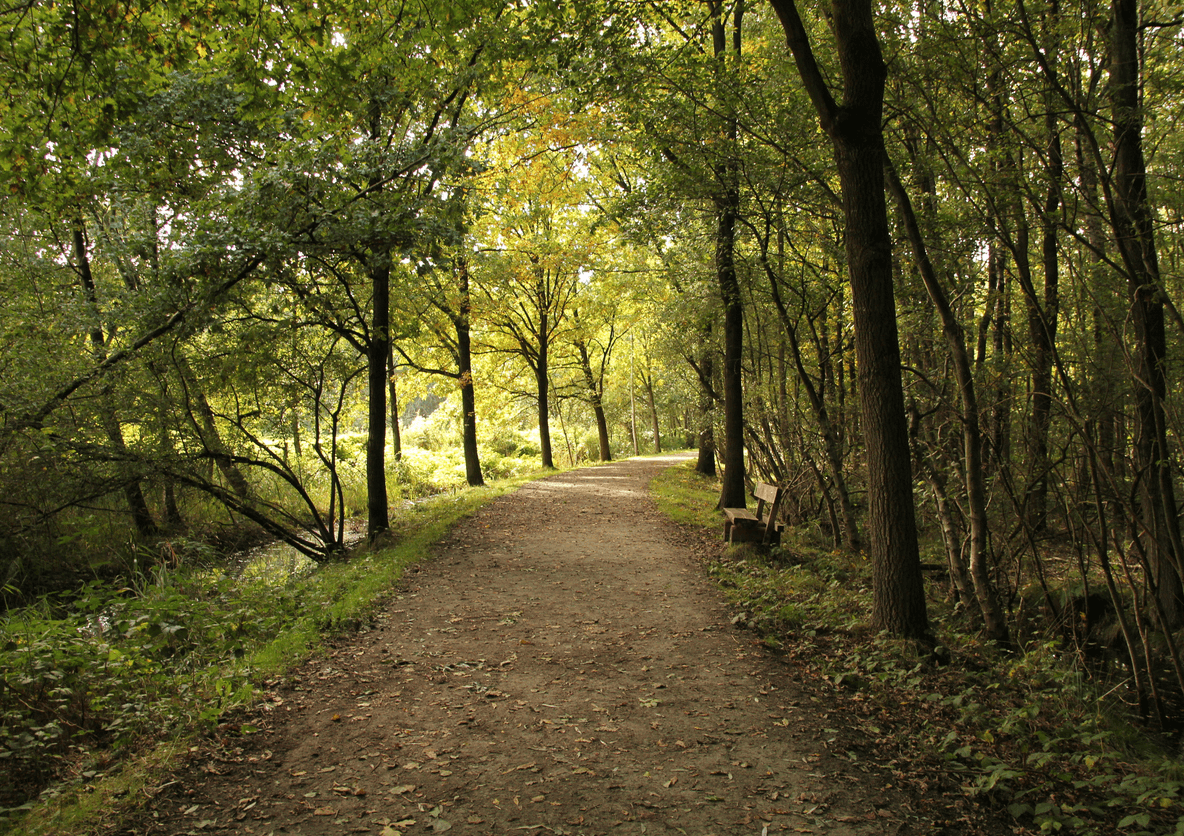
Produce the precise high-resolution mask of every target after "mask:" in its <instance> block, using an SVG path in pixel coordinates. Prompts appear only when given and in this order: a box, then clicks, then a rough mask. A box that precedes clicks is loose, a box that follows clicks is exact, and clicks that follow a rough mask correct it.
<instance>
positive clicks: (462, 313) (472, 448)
mask: <svg viewBox="0 0 1184 836" xmlns="http://www.w3.org/2000/svg"><path fill="white" fill-rule="evenodd" d="M457 272H458V274H459V275H458V277H457V278H459V279H460V292H461V296H460V310H459V311H458V314H457V316H456V317H455V318H454V319H453V322H454V327H455V329H456V360H457V371H458V372H460V379H459V380H460V404H461V426H462V435H463V439H462V443H463V447H464V453H465V479H466V480H467V481H468V483H469V485H470V486H471V487H477V486H479V485H484V484H485V477H484V476H483V475H482V473H481V453H480V451H479V450H478V448H477V392H476V388H475V384H474V381H473V338H472V332H471V330H470V327H469V322H470V319H469V317H470V314H471V312H472V300H471V297H470V294H469V268H468V264H467V263H466V262H465V261H464V259H460V260H459V263H458V265H457Z"/></svg>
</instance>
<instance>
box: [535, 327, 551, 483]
mask: <svg viewBox="0 0 1184 836" xmlns="http://www.w3.org/2000/svg"><path fill="white" fill-rule="evenodd" d="M548 319H549V317H548V315H547V311H546V310H545V309H542V306H540V312H539V331H538V338H539V342H538V356H537V357H536V358H535V367H534V380H535V385H536V387H537V389H538V393H539V446H540V447H542V458H543V462H542V463H543V468H544V469H545V470H553V469H554V468H555V459H554V457H553V456H552V454H551V420H550V413H551V403H550V389H551V380H550V378H549V377H548V375H549V367H548V362H549V355H550V351H549V349H550V346H549V345H548V339H547V323H548Z"/></svg>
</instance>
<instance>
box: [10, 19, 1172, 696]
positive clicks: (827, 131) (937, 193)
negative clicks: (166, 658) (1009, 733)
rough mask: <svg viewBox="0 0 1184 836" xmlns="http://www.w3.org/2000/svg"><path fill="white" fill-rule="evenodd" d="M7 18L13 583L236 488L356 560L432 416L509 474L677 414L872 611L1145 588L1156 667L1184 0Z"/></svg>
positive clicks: (614, 450)
mask: <svg viewBox="0 0 1184 836" xmlns="http://www.w3.org/2000/svg"><path fill="white" fill-rule="evenodd" d="M0 21H2V22H3V24H4V26H3V29H4V31H5V32H6V34H4V35H3V36H0V79H2V80H3V84H4V94H5V95H4V96H3V97H0V236H2V238H3V241H2V245H0V287H2V288H3V294H4V298H5V300H6V304H5V305H4V306H3V309H0V340H3V344H4V353H3V358H2V362H3V364H4V365H3V376H2V378H0V480H3V484H4V500H3V501H4V503H5V505H6V507H7V508H8V509H9V513H8V514H7V515H6V518H5V520H6V521H5V523H4V527H3V528H4V532H3V537H2V541H3V543H4V545H3V550H2V554H0V558H2V561H3V562H2V563H0V573H2V574H0V581H3V582H4V583H6V584H10V585H12V586H13V587H14V588H16V587H24V588H28V589H30V590H32V589H37V588H44V587H45V586H46V585H49V584H51V580H52V579H50V578H48V577H45V576H44V573H41V572H40V571H39V570H38V568H37V567H38V566H39V565H42V564H39V563H38V561H39V560H40V556H41V555H44V554H50V553H57V550H58V546H56V545H55V544H56V543H59V542H62V540H63V538H70V537H78V536H83V535H84V533H85V532H87V531H90V530H92V529H93V527H94V526H95V525H96V520H101V525H102V526H106V527H108V530H109V529H110V527H116V528H118V527H120V526H122V527H125V528H126V529H127V530H128V531H129V532H131V535H130V536H132V537H135V538H154V537H171V536H177V535H178V533H179V532H184V531H186V530H188V528H189V526H191V525H193V524H194V522H195V521H196V520H197V519H198V518H202V517H203V515H208V514H209V511H208V506H207V505H206V504H205V503H209V502H212V503H214V506H215V507H217V508H219V509H221V510H220V511H219V512H218V513H219V514H224V515H225V519H227V520H230V521H233V522H235V523H239V522H244V521H245V522H246V523H250V524H251V525H253V526H256V527H258V528H260V529H261V530H263V531H266V532H267V533H268V534H269V535H271V536H275V537H279V538H281V539H284V540H286V541H287V542H289V543H290V544H292V545H293V546H295V547H296V548H297V549H299V550H301V551H302V552H304V553H306V554H308V555H310V556H313V557H314V558H316V559H318V560H321V559H326V558H328V557H329V556H331V555H333V554H335V553H339V552H340V551H341V550H342V549H343V548H344V545H345V537H346V534H345V531H346V519H347V518H348V517H350V516H352V515H354V514H356V513H362V512H364V513H365V515H366V517H367V519H368V524H369V535H370V537H371V539H374V538H377V537H379V536H380V535H381V534H382V532H383V530H384V529H385V528H386V526H387V522H386V513H387V509H388V508H389V506H390V503H391V501H392V497H391V494H392V493H393V494H396V495H397V494H399V493H400V492H401V491H402V490H403V488H402V487H401V485H402V482H401V479H402V478H403V475H404V472H403V471H402V470H400V468H401V467H403V464H402V462H403V459H402V456H403V452H404V451H403V443H402V441H401V440H397V441H396V439H399V436H398V435H396V436H395V437H394V438H392V437H391V436H390V433H391V432H392V430H393V431H396V433H398V432H401V431H408V430H410V429H411V427H412V423H413V420H416V421H418V422H419V423H418V424H417V425H416V426H418V427H419V428H420V429H419V430H418V431H417V432H419V436H418V438H420V439H421V440H422V439H424V438H426V437H427V435H428V434H429V433H428V432H427V431H426V430H424V429H423V427H424V426H425V425H426V423H427V422H429V421H432V420H434V421H437V422H438V426H435V425H434V429H433V430H432V431H433V432H435V431H442V432H443V433H444V435H445V437H446V438H447V441H448V443H449V444H452V446H456V447H457V448H458V449H461V450H463V461H459V460H458V464H457V467H456V471H455V474H454V480H456V481H463V482H467V483H468V484H470V485H476V484H480V483H481V482H482V481H483V480H484V478H485V477H486V476H487V475H490V474H491V473H492V472H493V471H491V470H490V468H491V462H492V461H493V460H495V459H497V458H499V457H504V456H507V455H510V454H511V453H513V454H519V453H531V454H533V453H536V452H537V455H538V456H539V461H540V463H541V464H542V465H543V466H544V467H552V466H555V465H556V464H562V463H575V462H577V461H579V460H580V459H582V458H586V459H602V460H607V459H609V458H612V457H613V456H615V455H620V454H622V453H626V452H628V453H633V452H640V451H645V450H661V449H663V448H665V447H667V446H669V445H670V444H671V441H672V439H674V440H676V441H677V443H678V444H680V445H681V444H684V443H686V444H689V445H691V446H698V447H699V448H700V456H699V465H698V467H699V470H700V471H703V472H714V469H715V465H716V462H717V460H718V462H719V463H720V464H722V465H723V473H722V482H721V503H722V504H723V505H725V506H734V505H736V504H743V503H744V501H745V494H746V493H747V487H749V486H751V483H752V482H753V481H754V480H758V479H759V480H763V481H772V482H777V483H779V484H781V485H784V486H787V487H792V489H793V490H792V491H791V499H790V500H788V501H786V502H785V503H784V504H783V513H784V514H785V516H786V522H787V523H788V524H789V525H791V526H807V525H813V526H817V527H818V530H819V531H821V532H822V533H823V535H824V536H826V537H827V538H829V539H830V540H831V541H832V542H833V545H834V546H835V547H836V548H840V549H848V550H853V551H859V550H863V549H866V550H867V553H868V555H869V556H870V557H871V559H872V561H873V563H874V566H875V576H876V585H877V597H876V605H875V611H874V613H872V625H873V627H875V628H876V629H884V630H888V631H890V632H893V633H897V634H901V635H906V636H911V637H916V638H919V639H921V640H923V641H924V640H928V639H930V638H931V637H932V633H933V630H932V625H931V624H930V623H929V621H928V616H927V613H926V612H925V606H924V591H923V585H922V581H921V577H922V576H921V570H922V564H923V562H925V563H934V562H936V563H938V564H940V565H941V566H944V567H945V569H946V570H947V571H948V572H949V576H950V578H951V584H952V588H953V589H954V593H953V594H955V595H956V596H957V597H958V599H959V600H960V601H961V602H962V603H963V604H964V608H963V610H962V611H961V612H962V614H963V617H965V618H967V619H970V620H971V621H972V622H973V623H975V624H978V625H979V626H981V628H982V629H983V631H984V634H985V635H986V636H988V637H989V638H990V639H992V640H994V641H997V642H999V643H1001V644H1004V645H1009V644H1013V643H1016V642H1022V641H1023V640H1024V637H1025V636H1026V635H1030V633H1031V630H1032V627H1031V624H1030V623H1029V622H1028V619H1029V615H1030V613H1031V612H1032V611H1033V609H1042V608H1043V609H1045V610H1051V611H1053V612H1056V613H1062V612H1065V611H1068V610H1069V609H1071V608H1072V606H1073V604H1072V599H1073V597H1074V596H1079V597H1080V596H1085V597H1088V596H1090V595H1093V594H1095V593H1097V591H1098V590H1105V593H1104V594H1105V596H1106V597H1107V598H1108V599H1109V600H1111V602H1112V605H1113V607H1114V608H1115V610H1116V611H1117V612H1118V613H1120V614H1121V618H1120V621H1121V625H1122V633H1123V638H1124V641H1123V643H1124V647H1125V648H1126V653H1127V656H1128V663H1129V665H1130V666H1131V670H1132V671H1135V672H1137V674H1136V680H1137V684H1138V688H1139V691H1140V693H1141V694H1143V695H1145V696H1146V695H1147V694H1149V693H1150V691H1149V690H1147V689H1148V688H1150V684H1151V671H1152V669H1153V668H1154V667H1155V665H1154V663H1153V661H1152V655H1153V653H1152V649H1151V647H1152V644H1153V642H1151V641H1150V640H1149V639H1148V636H1150V634H1151V633H1152V632H1155V631H1160V632H1161V634H1162V635H1163V636H1165V637H1170V636H1171V635H1172V631H1173V630H1175V629H1176V628H1178V627H1179V625H1180V624H1181V620H1182V619H1184V585H1182V582H1181V578H1182V577H1184V537H1182V535H1181V532H1180V526H1179V522H1178V518H1179V513H1178V504H1179V500H1178V498H1177V493H1178V487H1177V484H1176V483H1177V481H1178V477H1179V474H1180V466H1181V462H1180V457H1179V446H1180V445H1179V436H1180V432H1181V425H1180V422H1179V421H1178V420H1177V416H1178V415H1179V414H1180V406H1181V404H1180V403H1179V396H1178V394H1177V392H1178V390H1179V387H1177V386H1175V385H1174V384H1175V382H1176V375H1177V374H1178V372H1179V368H1180V364H1179V362H1178V360H1177V359H1176V358H1178V357H1179V356H1180V354H1181V341H1182V338H1184V319H1182V318H1181V316H1180V313H1179V310H1178V307H1177V304H1176V302H1175V298H1176V296H1177V295H1178V294H1179V293H1180V291H1181V287H1180V275H1181V274H1180V270H1179V265H1180V263H1181V260H1182V255H1181V243H1182V235H1181V233H1182V229H1181V221H1180V207H1181V206H1182V205H1184V193H1182V191H1181V185H1180V184H1181V182H1184V181H1182V180H1181V178H1180V176H1179V170H1180V166H1181V154H1182V153H1184V147H1182V146H1181V139H1180V135H1181V134H1180V131H1179V130H1178V129H1177V128H1178V124H1177V123H1178V120H1179V114H1180V113H1181V112H1184V108H1182V102H1181V96H1182V95H1184V94H1182V92H1181V89H1182V88H1181V85H1180V77H1181V74H1182V73H1184V63H1182V62H1181V59H1180V56H1181V54H1184V52H1182V51H1181V49H1180V47H1181V45H1182V44H1181V38H1182V37H1184V36H1182V35H1181V25H1182V22H1181V20H1180V18H1179V16H1178V13H1177V12H1175V11H1173V9H1172V8H1171V7H1170V6H1167V5H1162V4H1158V3H1155V2H1150V0H1148V2H1143V3H1140V2H1138V1H1137V0H1114V2H1113V3H1112V4H1110V5H1099V4H1097V3H1094V2H1092V0H1083V2H1079V3H1076V4H1073V5H1071V6H1066V5H1065V4H1062V3H1040V4H1033V3H1030V2H1028V0H1014V2H1007V3H987V4H985V5H978V6H973V7H969V6H965V5H961V4H957V3H943V2H929V3H881V4H878V5H873V4H871V3H869V2H865V0H831V1H830V2H828V3H817V4H806V3H796V2H792V0H773V2H770V3H759V2H752V0H730V2H724V0H703V2H697V1H695V2H692V0H684V1H683V2H674V3H625V4H601V3H579V4H576V3H562V2H544V1H543V0H538V1H537V2H504V0H464V2H460V3H457V2H435V0H415V1H414V2H399V3H393V2H389V3H388V2H380V3H353V2H347V1H346V0H331V2H327V3H326V2H317V3H307V2H295V3H287V4H280V5H270V6H259V7H250V8H248V7H245V6H243V5H242V4H231V3H211V4H206V5H205V6H202V7H201V8H200V9H197V8H194V7H192V4H184V3H139V2H131V0H128V1H127V2H78V3H73V4H56V3H44V2H36V0H34V2H29V3H23V4H17V5H14V6H10V7H9V8H8V9H6V10H4V11H0ZM400 401H401V402H402V404H403V405H400ZM417 415H418V416H419V417H418V418H417V417H416V416H417ZM432 416H435V418H434V419H433V418H432ZM392 425H393V426H392ZM556 431H557V433H558V439H559V440H558V441H557V436H556V435H554V433H555V432H556ZM453 442H455V443H454V444H453ZM425 443H427V442H425ZM121 530H122V529H121ZM923 554H924V555H925V559H924V561H923V560H922V555H923ZM45 565H48V564H45ZM1066 567H1068V568H1066ZM1053 576H1055V577H1056V582H1055V583H1054V582H1052V581H1050V578H1051V577H1053ZM1169 655H1171V656H1172V658H1174V659H1175V660H1176V662H1177V664H1176V666H1175V670H1177V672H1178V677H1179V678H1180V680H1181V683H1180V684H1181V685H1182V686H1184V665H1181V664H1179V659H1180V654H1179V653H1178V652H1177V651H1176V650H1175V649H1174V647H1173V649H1172V650H1171V651H1170V653H1169Z"/></svg>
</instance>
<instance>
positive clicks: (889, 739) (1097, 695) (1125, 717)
mask: <svg viewBox="0 0 1184 836" xmlns="http://www.w3.org/2000/svg"><path fill="white" fill-rule="evenodd" d="M651 489H652V490H653V491H654V492H655V494H656V495H657V497H658V500H659V503H660V505H662V507H663V508H664V509H667V513H669V514H670V516H672V517H673V518H675V519H676V520H678V521H680V522H682V523H684V524H693V525H700V526H703V527H707V528H713V529H715V530H722V519H721V518H720V517H719V516H718V513H717V512H714V511H710V509H713V508H714V505H715V500H716V497H717V495H718V486H717V483H715V482H714V481H712V480H706V479H703V478H702V477H699V476H697V475H696V474H694V472H693V471H692V470H691V469H690V468H689V467H674V468H670V469H668V470H667V471H666V472H665V473H664V474H663V475H662V476H661V477H659V478H658V479H656V480H654V482H653V483H652V485H651ZM703 509H708V510H709V511H710V515H709V517H708V518H705V517H704V510H703ZM870 569H871V567H870V565H869V562H868V561H867V560H866V559H865V557H864V556H862V555H851V554H846V553H843V552H837V551H833V550H831V549H829V548H826V547H824V546H823V545H822V544H820V543H817V542H814V543H811V542H807V541H806V540H804V539H800V540H796V541H795V539H794V536H793V532H792V531H791V532H786V537H785V541H784V544H783V546H782V547H781V548H777V549H774V550H772V551H771V552H769V553H762V552H760V551H759V550H756V549H752V548H749V547H744V546H738V547H729V548H728V549H726V550H721V555H720V557H718V558H717V559H714V560H712V561H711V562H710V565H709V566H708V571H709V573H710V574H711V576H712V577H713V578H714V579H715V580H716V582H717V583H718V584H719V586H720V587H721V589H722V590H723V591H724V593H725V594H726V595H727V597H728V599H729V601H730V603H731V606H732V608H733V611H734V613H735V615H734V621H735V622H736V623H737V624H743V625H744V626H746V627H748V628H750V629H751V630H753V631H754V632H755V633H756V634H757V635H758V636H759V637H760V639H761V641H763V642H764V643H765V644H766V645H768V646H769V647H770V648H772V649H775V650H777V651H779V652H781V653H782V654H784V656H785V657H786V658H787V660H788V661H790V662H792V663H793V664H795V665H796V666H798V667H799V668H800V669H803V670H804V671H808V672H810V673H812V674H814V675H815V676H816V677H817V678H819V679H821V680H824V681H825V682H826V683H828V684H827V686H825V687H830V688H833V689H834V691H835V693H836V695H837V696H838V695H841V696H842V697H845V698H846V699H847V704H848V707H849V708H850V710H851V711H852V712H853V713H854V714H855V715H857V716H858V717H860V721H859V724H858V728H857V729H852V730H851V734H852V737H853V739H860V740H863V741H865V744H866V745H867V747H868V748H869V750H871V753H872V754H873V755H874V757H875V758H876V759H877V760H878V761H879V762H881V763H884V764H885V765H886V766H887V767H888V768H889V769H890V770H891V771H892V773H893V776H894V780H896V781H898V782H901V783H904V782H910V781H911V782H913V784H914V785H916V786H917V787H919V788H920V789H921V790H922V791H926V790H929V789H931V788H932V787H933V786H935V785H944V789H945V790H946V791H948V792H953V793H959V794H961V795H962V796H964V797H965V798H967V799H969V800H972V801H974V802H976V803H980V804H983V805H989V806H991V807H993V808H995V809H998V810H1006V811H1007V812H1008V813H1009V814H1010V815H1011V816H1012V817H1013V820H1014V827H1015V829H1016V832H1045V833H1051V832H1061V833H1074V834H1082V836H1087V834H1112V833H1121V834H1130V836H1149V834H1164V833H1176V834H1184V768H1182V767H1181V766H1180V765H1179V764H1178V763H1177V762H1176V760H1175V759H1174V757H1173V753H1172V752H1170V751H1168V750H1167V749H1166V748H1165V747H1164V746H1163V745H1162V741H1159V740H1156V739H1155V738H1153V737H1152V736H1151V735H1149V734H1146V733H1145V732H1144V730H1143V729H1142V727H1140V726H1139V724H1138V721H1137V720H1136V719H1135V718H1134V717H1133V716H1131V715H1130V714H1129V713H1128V712H1127V711H1126V709H1125V706H1123V705H1122V704H1121V703H1120V702H1118V701H1117V700H1116V699H1113V698H1112V697H1111V695H1109V694H1108V693H1104V692H1103V691H1102V688H1101V686H1100V684H1099V683H1097V682H1096V681H1094V680H1093V679H1092V678H1091V677H1090V676H1089V675H1088V673H1087V672H1086V671H1085V670H1083V669H1082V668H1081V666H1080V665H1079V664H1078V662H1079V659H1078V656H1077V654H1075V653H1073V652H1070V651H1068V650H1067V649H1066V648H1065V647H1063V646H1062V645H1061V644H1060V643H1058V642H1055V641H1048V640H1044V641H1040V642H1033V643H1031V644H1030V645H1028V646H1026V647H1023V648H1022V649H1021V650H1019V651H1017V652H1014V653H1007V652H1003V651H1002V650H1000V649H998V648H995V647H994V646H992V645H990V644H987V643H984V642H983V641H982V640H981V637H980V636H978V635H977V634H975V633H973V632H969V631H968V630H967V629H966V626H965V624H964V623H963V622H962V620H961V617H960V615H959V614H958V613H957V612H955V611H954V610H953V609H952V608H951V607H949V606H948V603H947V597H948V596H947V593H946V590H945V589H944V588H942V585H941V584H940V583H936V582H930V583H929V590H928V591H929V598H930V613H931V618H932V621H933V627H934V631H935V633H936V634H937V636H938V639H939V641H940V642H941V644H940V645H939V646H938V647H936V648H935V649H929V648H919V647H917V646H915V645H912V644H909V643H904V642H900V641H896V640H893V639H890V638H888V637H886V636H884V635H877V634H875V633H874V632H873V631H872V630H871V629H870V627H869V625H868V623H867V618H868V613H870V611H871V571H870ZM853 745H854V744H853ZM849 754H851V755H852V756H854V754H853V753H849Z"/></svg>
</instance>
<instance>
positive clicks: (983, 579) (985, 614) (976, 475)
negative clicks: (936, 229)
mask: <svg viewBox="0 0 1184 836" xmlns="http://www.w3.org/2000/svg"><path fill="white" fill-rule="evenodd" d="M887 174H888V187H889V189H890V190H891V192H892V194H893V196H894V197H895V198H896V203H897V206H898V208H899V211H900V214H901V220H902V221H903V222H904V227H905V230H906V232H907V234H908V237H909V242H910V243H911V245H912V249H913V258H914V259H915V261H916V263H917V270H918V272H919V273H920V274H921V280H922V282H923V283H924V284H925V290H926V291H927V292H928V293H929V299H930V301H932V302H933V307H934V308H935V309H936V310H937V314H938V316H939V317H940V318H941V324H942V333H943V334H944V335H945V338H946V344H947V345H948V346H949V350H950V361H951V362H952V363H953V366H954V377H955V379H956V380H957V382H958V393H959V396H960V398H961V401H962V415H961V418H962V455H963V467H962V471H963V475H964V477H965V480H966V506H967V512H968V516H969V518H970V560H969V564H970V576H971V579H972V580H973V581H974V595H975V599H976V601H977V602H978V606H979V610H980V612H981V613H982V618H983V626H984V627H985V629H986V634H987V637H988V638H990V639H992V640H994V641H997V642H999V643H1000V644H1004V645H1006V644H1010V642H1011V638H1010V635H1009V633H1008V629H1007V619H1006V617H1005V616H1004V614H1003V609H1002V607H1000V606H999V599H998V596H996V594H995V590H994V587H993V585H992V583H991V574H990V567H989V566H988V565H987V543H988V538H989V536H990V526H989V523H988V519H987V489H986V479H985V478H984V476H983V460H982V435H981V430H980V427H979V410H978V397H977V395H976V394H975V390H974V370H973V368H972V364H971V360H970V354H969V353H968V352H967V350H966V338H965V336H964V334H963V331H962V325H961V323H959V322H958V318H957V317H956V316H955V315H954V310H953V308H952V307H951V306H950V302H949V299H948V298H947V297H946V293H945V289H944V288H942V286H941V283H940V281H939V280H938V278H937V271H936V270H934V269H933V263H932V262H931V261H930V260H929V251H928V248H927V247H926V246H925V241H924V239H923V238H922V236H921V227H920V225H919V224H918V223H917V217H916V213H915V212H914V211H913V206H912V201H911V200H910V199H909V195H908V192H906V191H905V189H904V185H903V184H902V183H901V182H900V178H899V177H898V176H897V174H896V172H895V170H893V169H892V167H891V164H890V163H889V165H888V171H887ZM931 481H932V480H931Z"/></svg>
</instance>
